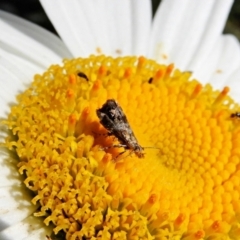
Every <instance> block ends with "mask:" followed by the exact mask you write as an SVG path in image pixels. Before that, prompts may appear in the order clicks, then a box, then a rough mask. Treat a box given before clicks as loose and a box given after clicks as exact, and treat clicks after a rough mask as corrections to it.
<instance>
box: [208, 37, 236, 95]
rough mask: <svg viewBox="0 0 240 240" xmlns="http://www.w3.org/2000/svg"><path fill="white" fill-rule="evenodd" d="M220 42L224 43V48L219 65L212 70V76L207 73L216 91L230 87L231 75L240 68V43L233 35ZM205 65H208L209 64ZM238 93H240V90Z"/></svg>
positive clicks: (222, 38) (223, 38) (221, 39)
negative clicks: (226, 86)
mask: <svg viewBox="0 0 240 240" xmlns="http://www.w3.org/2000/svg"><path fill="white" fill-rule="evenodd" d="M219 41H221V42H222V48H221V49H220V56H219V58H218V62H217V65H216V66H215V68H213V69H211V72H210V74H209V73H207V74H208V76H209V77H210V78H209V79H208V80H209V82H210V83H211V84H212V85H213V87H214V88H215V89H222V88H223V87H224V86H225V85H228V80H230V79H229V77H230V75H231V74H233V73H234V71H236V70H237V69H238V68H239V67H240V44H239V41H238V40H237V39H236V38H235V37H234V36H231V35H224V36H223V37H221V38H220V40H219ZM209 57H210V56H209ZM205 65H208V62H207V63H206V64H205ZM239 79H240V78H239ZM238 91H239V92H240V88H239V89H238Z"/></svg>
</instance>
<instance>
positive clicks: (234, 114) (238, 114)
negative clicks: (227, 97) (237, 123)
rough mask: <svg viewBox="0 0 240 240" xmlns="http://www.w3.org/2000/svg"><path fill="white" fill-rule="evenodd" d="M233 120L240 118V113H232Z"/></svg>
mask: <svg viewBox="0 0 240 240" xmlns="http://www.w3.org/2000/svg"><path fill="white" fill-rule="evenodd" d="M231 118H240V112H235V113H232V114H231Z"/></svg>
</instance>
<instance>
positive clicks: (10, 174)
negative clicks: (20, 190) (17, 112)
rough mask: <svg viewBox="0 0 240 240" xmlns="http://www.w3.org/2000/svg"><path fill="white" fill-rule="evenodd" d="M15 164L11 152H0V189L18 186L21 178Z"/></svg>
mask: <svg viewBox="0 0 240 240" xmlns="http://www.w3.org/2000/svg"><path fill="white" fill-rule="evenodd" d="M0 129H1V128H0ZM1 134H2V131H1ZM17 163H18V162H17V160H16V156H15V155H14V154H13V153H12V152H10V151H8V150H6V149H1V150H0V166H1V168H0V188H1V187H11V186H14V185H19V184H20V183H21V182H22V181H23V177H22V176H20V174H19V173H18V169H17ZM0 201H1V200H0ZM0 211H1V210H0Z"/></svg>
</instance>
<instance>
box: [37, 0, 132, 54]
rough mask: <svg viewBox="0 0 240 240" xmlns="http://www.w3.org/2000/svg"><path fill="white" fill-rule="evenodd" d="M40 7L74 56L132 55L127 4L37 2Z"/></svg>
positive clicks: (123, 1)
mask: <svg viewBox="0 0 240 240" xmlns="http://www.w3.org/2000/svg"><path fill="white" fill-rule="evenodd" d="M41 4H42V5H43V7H44V9H45V11H46V13H47V14H48V16H49V18H50V19H51V21H52V23H53V24H54V26H55V28H56V29H57V31H58V33H59V35H60V36H61V38H62V39H63V40H64V42H65V43H66V45H67V46H68V48H69V49H70V51H71V53H72V54H73V55H74V56H81V57H87V56H88V55H90V54H96V53H98V51H99V53H104V54H111V55H117V54H116V51H117V50H120V51H121V53H122V54H123V55H124V54H130V53H131V52H132V40H131V36H132V35H131V14H130V13H131V8H130V1H128V0H115V1H109V0H105V1H102V0H101V1H92V0H90V1H81V2H79V1H77V0H73V1H71V4H70V3H69V2H68V1H65V0H59V1H58V4H56V3H55V1H53V0H41ZM63 18H64V21H62V19H63Z"/></svg>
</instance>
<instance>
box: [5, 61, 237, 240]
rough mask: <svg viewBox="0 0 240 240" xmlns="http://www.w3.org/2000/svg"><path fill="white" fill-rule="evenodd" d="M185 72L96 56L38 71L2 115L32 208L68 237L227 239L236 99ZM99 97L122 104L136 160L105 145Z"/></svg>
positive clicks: (109, 141)
mask: <svg viewBox="0 0 240 240" xmlns="http://www.w3.org/2000/svg"><path fill="white" fill-rule="evenodd" d="M190 76H191V73H190V72H180V71H179V70H173V65H169V66H164V65H159V64H157V63H156V62H154V61H152V60H147V59H145V58H143V57H140V58H135V57H123V58H116V59H113V58H111V57H105V56H97V57H96V56H90V57H89V58H87V59H82V58H79V59H73V60H64V63H63V66H55V65H54V66H51V67H50V68H49V69H48V70H47V71H46V72H45V73H44V74H42V75H41V76H40V75H36V76H35V78H34V81H33V83H32V84H31V86H30V87H29V89H27V90H26V91H25V92H24V93H23V94H21V95H19V96H18V101H19V103H18V105H17V106H14V107H13V108H12V110H11V113H10V115H9V118H8V120H7V125H8V126H9V128H10V129H12V132H13V134H14V135H16V139H15V140H12V139H8V140H7V141H6V145H7V146H8V147H9V148H10V149H12V148H14V150H16V152H17V154H18V156H19V158H20V163H19V171H20V173H24V174H25V175H26V180H25V184H26V185H27V187H28V188H29V189H31V190H33V191H34V192H35V193H36V196H35V197H34V198H33V200H32V202H33V203H34V204H36V203H37V202H39V203H40V205H41V208H40V211H39V212H37V213H35V215H36V216H46V218H45V220H44V222H45V223H46V224H47V225H48V224H49V223H50V222H53V224H54V225H55V228H54V232H55V234H57V233H58V232H59V231H61V230H62V231H64V232H65V234H66V239H72V240H75V239H76V240H77V239H86V238H87V239H203V238H204V239H205V238H206V239H237V236H239V234H240V222H239V221H240V220H239V216H240V201H239V200H240V195H239V190H240V184H239V183H240V164H239V163H240V161H239V160H240V128H239V126H240V124H239V123H240V120H238V118H237V117H235V118H233V117H231V114H232V113H235V112H236V111H237V109H238V108H239V106H238V105H237V104H236V103H234V101H233V100H232V99H231V98H230V97H229V96H228V95H227V93H228V91H229V89H228V88H225V89H223V91H222V92H219V91H213V89H212V88H211V86H210V85H206V86H204V87H203V86H201V84H200V83H199V82H197V81H196V80H189V78H190ZM107 99H115V100H116V101H117V102H118V103H119V105H120V106H121V107H122V109H123V111H124V113H125V115H126V116H127V118H128V121H129V124H130V126H131V127H132V130H133V132H134V134H135V136H136V138H137V140H138V142H139V144H140V145H141V146H142V147H145V149H144V153H145V155H144V158H138V157H137V156H136V155H135V154H132V153H131V151H127V150H126V149H124V148H117V147H113V145H116V144H118V143H119V142H118V139H117V138H116V137H114V136H108V135H107V130H106V129H105V128H104V127H103V126H102V125H101V124H100V122H99V119H98V117H97V115H96V110H97V109H99V108H101V107H102V105H103V104H104V103H105V102H106V100H107ZM147 147H152V148H147ZM123 151H124V154H122V155H119V153H121V152H123Z"/></svg>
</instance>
